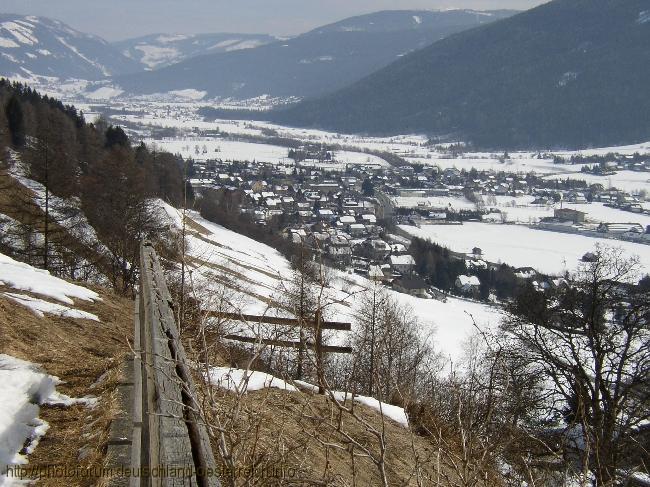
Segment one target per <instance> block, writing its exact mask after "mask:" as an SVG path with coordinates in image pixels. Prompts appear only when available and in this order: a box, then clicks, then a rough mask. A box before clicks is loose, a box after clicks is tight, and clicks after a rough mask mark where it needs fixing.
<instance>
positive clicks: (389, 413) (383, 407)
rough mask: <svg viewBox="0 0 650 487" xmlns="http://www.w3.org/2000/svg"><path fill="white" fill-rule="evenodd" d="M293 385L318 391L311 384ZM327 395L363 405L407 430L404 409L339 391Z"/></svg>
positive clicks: (299, 383) (371, 398) (301, 382)
mask: <svg viewBox="0 0 650 487" xmlns="http://www.w3.org/2000/svg"><path fill="white" fill-rule="evenodd" d="M295 383H296V384H298V385H299V386H300V387H302V388H304V389H310V390H312V391H313V392H317V391H318V387H317V386H315V385H313V384H309V383H308V382H303V381H295ZM327 393H328V394H331V396H332V397H333V398H334V399H336V400H337V401H338V402H341V403H343V402H347V401H352V400H354V402H357V403H359V404H363V405H364V406H367V407H369V408H371V409H374V410H375V411H377V412H378V413H380V414H382V415H383V416H385V417H387V418H389V419H392V420H393V421H395V422H396V423H397V424H399V425H401V426H403V427H405V428H408V426H409V421H408V416H407V415H406V411H404V408H401V407H399V406H393V405H392V404H387V403H385V402H381V401H379V400H377V399H375V398H374V397H367V396H357V395H353V394H352V393H350V392H347V393H345V392H341V391H327Z"/></svg>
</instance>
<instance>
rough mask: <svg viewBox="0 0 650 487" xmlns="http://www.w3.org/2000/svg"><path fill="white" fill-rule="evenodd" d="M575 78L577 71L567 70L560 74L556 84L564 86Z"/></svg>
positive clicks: (576, 77)
mask: <svg viewBox="0 0 650 487" xmlns="http://www.w3.org/2000/svg"><path fill="white" fill-rule="evenodd" d="M577 79H578V73H576V72H575V71H567V72H566V73H564V74H563V75H562V77H561V78H560V81H558V83H557V84H558V86H561V87H564V86H566V85H568V84H569V83H571V82H572V81H575V80H577Z"/></svg>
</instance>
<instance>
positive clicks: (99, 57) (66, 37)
mask: <svg viewBox="0 0 650 487" xmlns="http://www.w3.org/2000/svg"><path fill="white" fill-rule="evenodd" d="M139 70H141V67H140V64H139V63H138V62H136V61H134V60H132V59H129V58H127V57H126V56H124V55H122V54H121V53H120V52H119V51H118V50H117V49H115V48H114V47H113V46H111V45H110V44H109V43H108V42H106V41H105V40H103V39H101V38H99V37H96V36H93V35H90V34H85V33H82V32H79V31H77V30H75V29H72V28H71V27H69V26H67V25H65V24H64V23H62V22H59V21H58V20H52V19H48V18H44V17H34V16H22V15H13V14H0V76H4V77H11V78H21V79H26V80H30V79H33V78H34V77H35V76H51V77H57V78H63V79H65V78H79V79H89V80H92V79H99V78H103V77H105V76H113V75H118V74H125V73H133V72H136V71H139Z"/></svg>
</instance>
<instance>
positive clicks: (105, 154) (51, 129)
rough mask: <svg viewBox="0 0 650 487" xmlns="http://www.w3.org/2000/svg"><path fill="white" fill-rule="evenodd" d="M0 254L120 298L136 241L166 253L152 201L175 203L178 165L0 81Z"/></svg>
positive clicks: (132, 271)
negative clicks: (105, 287) (96, 285)
mask: <svg viewBox="0 0 650 487" xmlns="http://www.w3.org/2000/svg"><path fill="white" fill-rule="evenodd" d="M0 107H1V109H0V155H1V157H2V161H1V163H0V175H1V177H0V228H1V230H2V231H1V232H0V252H2V253H5V254H7V255H10V256H14V257H16V258H18V259H19V260H21V261H24V262H28V263H30V264H33V265H37V266H39V267H42V268H45V269H48V270H49V271H50V272H52V273H54V274H57V275H63V276H65V277H68V278H74V279H86V280H94V281H97V282H100V283H103V284H110V285H111V286H112V287H113V288H115V289H116V290H118V291H120V292H123V293H128V292H129V291H130V290H131V288H132V286H133V284H134V282H135V279H136V278H137V260H138V248H139V242H140V241H141V240H142V239H143V238H149V239H152V240H154V241H156V242H158V243H159V244H160V245H159V246H160V247H161V249H162V248H166V249H168V250H173V242H171V241H170V240H169V238H168V237H169V236H168V235H166V233H165V232H163V231H161V230H162V229H161V227H160V223H159V219H158V218H157V215H156V209H155V207H154V205H152V199H153V198H162V199H164V200H166V201H169V202H170V203H172V204H177V205H178V204H180V203H181V199H182V197H183V195H184V190H183V173H182V164H183V163H182V161H181V160H178V159H177V158H176V157H174V156H172V155H171V154H166V153H156V152H152V151H150V150H149V149H148V148H147V147H145V146H144V145H140V146H137V147H136V148H133V147H132V145H131V141H130V140H129V138H128V137H127V136H126V134H125V133H124V131H123V130H122V129H121V128H119V127H114V126H110V125H107V124H106V122H105V121H103V120H101V119H100V120H98V121H96V122H95V123H86V122H85V121H84V118H83V115H82V114H81V113H79V112H78V111H77V110H76V109H75V108H74V107H72V106H64V105H63V104H62V103H61V102H59V101H56V100H54V99H51V98H48V97H47V96H41V95H40V94H39V93H37V92H35V91H33V90H32V89H31V88H28V87H26V86H23V85H20V84H16V83H14V84H10V83H9V82H7V81H5V80H0Z"/></svg>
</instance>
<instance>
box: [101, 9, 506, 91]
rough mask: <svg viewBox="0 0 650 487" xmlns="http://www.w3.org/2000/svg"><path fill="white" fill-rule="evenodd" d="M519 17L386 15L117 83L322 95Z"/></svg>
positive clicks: (499, 13)
mask: <svg viewBox="0 0 650 487" xmlns="http://www.w3.org/2000/svg"><path fill="white" fill-rule="evenodd" d="M513 13H514V11H504V10H500V11H492V12H476V11H471V10H452V11H411V10H403V11H384V12H377V13H373V14H368V15H362V16H357V17H352V18H349V19H345V20H342V21H340V22H336V23H333V24H330V25H327V26H323V27H319V28H317V29H314V30H312V31H310V32H307V33H305V34H302V35H300V36H297V37H294V38H291V39H288V40H281V41H278V42H273V43H270V44H266V45H264V46H261V47H258V48H255V49H246V50H239V51H235V52H225V53H220V54H210V55H205V56H199V57H196V58H193V59H189V60H187V61H183V62H181V63H178V64H175V65H173V66H169V67H166V68H161V69H157V70H155V71H154V72H148V73H138V74H135V75H129V76H120V77H116V78H115V79H114V80H113V82H114V83H115V84H116V85H119V86H120V88H122V89H124V90H125V91H126V92H128V93H133V94H149V93H165V92H170V91H175V90H185V89H194V90H199V91H205V92H206V93H207V94H208V96H219V97H224V98H225V97H232V98H238V99H246V98H254V97H258V96H261V95H270V96H272V97H308V96H317V95H321V94H324V93H328V92H331V91H334V90H336V89H338V88H342V87H344V86H346V85H348V84H350V83H352V82H354V81H357V80H359V79H361V78H362V77H364V76H367V75H368V74H370V73H372V72H373V71H376V70H377V69H380V68H382V67H384V66H386V65H388V64H389V63H391V62H393V61H395V60H396V59H399V57H400V56H404V55H406V54H407V53H409V52H411V51H414V50H416V49H420V48H423V47H425V46H427V45H429V44H431V43H433V42H435V41H437V40H439V39H441V38H444V37H446V36H448V35H451V34H454V33H456V32H459V31H462V30H466V29H470V28H472V27H475V26H477V25H482V24H485V23H489V22H492V21H495V20H498V19H501V18H504V17H508V16H510V15H512V14H513Z"/></svg>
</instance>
